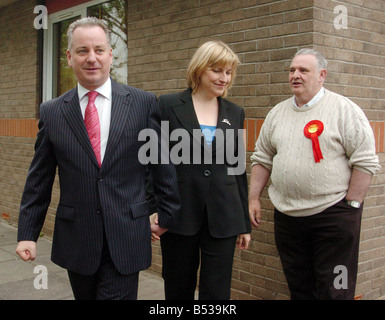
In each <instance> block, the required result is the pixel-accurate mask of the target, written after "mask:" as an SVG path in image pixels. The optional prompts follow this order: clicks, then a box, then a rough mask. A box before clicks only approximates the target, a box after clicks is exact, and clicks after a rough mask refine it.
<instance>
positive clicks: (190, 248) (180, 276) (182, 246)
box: [161, 222, 237, 300]
mask: <svg viewBox="0 0 385 320" xmlns="http://www.w3.org/2000/svg"><path fill="white" fill-rule="evenodd" d="M236 239H237V236H233V237H230V238H224V239H219V238H213V237H212V236H211V235H210V233H209V230H208V226H207V222H205V223H204V225H203V226H202V228H201V230H200V232H199V233H198V234H196V235H193V236H184V235H178V234H174V233H170V232H166V233H165V234H164V235H162V237H161V249H162V263H163V267H162V276H163V279H164V288H165V298H166V300H194V294H195V289H196V286H197V273H198V268H199V265H200V274H199V299H200V300H229V299H230V289H231V274H232V267H233V258H234V250H235V243H236Z"/></svg>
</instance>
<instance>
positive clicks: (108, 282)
mask: <svg viewBox="0 0 385 320" xmlns="http://www.w3.org/2000/svg"><path fill="white" fill-rule="evenodd" d="M68 276H69V279H70V283H71V287H72V291H73V293H74V297H75V299H76V300H136V299H137V295H138V282H139V272H136V273H133V274H129V275H123V274H121V273H119V272H118V271H117V270H116V268H115V266H114V264H113V262H112V260H111V255H110V251H109V249H108V245H107V243H106V239H104V245H103V252H102V258H101V262H100V266H99V268H98V270H97V271H96V273H95V274H93V275H91V276H85V275H81V274H78V273H75V272H72V271H68Z"/></svg>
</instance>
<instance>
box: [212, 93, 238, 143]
mask: <svg viewBox="0 0 385 320" xmlns="http://www.w3.org/2000/svg"><path fill="white" fill-rule="evenodd" d="M218 100H219V112H218V122H217V129H216V130H217V131H219V132H220V133H218V134H215V136H214V140H213V143H212V144H211V145H212V148H213V150H216V149H217V148H218V147H221V146H222V145H223V144H224V141H225V140H226V130H227V129H234V123H233V122H234V121H235V119H232V118H231V117H230V115H229V112H228V105H227V103H226V101H225V100H223V99H222V98H219V99H218ZM219 134H222V135H223V139H218V138H217V137H218V135H219Z"/></svg>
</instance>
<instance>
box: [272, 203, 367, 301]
mask: <svg viewBox="0 0 385 320" xmlns="http://www.w3.org/2000/svg"><path fill="white" fill-rule="evenodd" d="M361 216H362V206H361V208H360V209H355V208H352V207H350V206H349V205H347V204H346V203H345V202H344V200H342V201H340V202H338V203H337V204H335V205H334V206H332V207H330V208H328V209H326V210H324V211H323V212H321V213H319V214H315V215H313V216H309V217H290V216H288V215H285V214H283V213H281V212H279V211H278V210H275V211H274V225H275V241H276V245H277V249H278V253H279V255H280V258H281V262H282V267H283V271H284V273H285V276H286V280H287V283H288V286H289V290H290V293H291V299H293V300H295V299H301V300H304V299H312V300H314V299H322V300H326V299H329V300H330V299H333V300H351V299H354V292H355V286H356V280H357V269H358V251H359V241H360V228H361Z"/></svg>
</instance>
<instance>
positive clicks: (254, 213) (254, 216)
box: [249, 199, 261, 228]
mask: <svg viewBox="0 0 385 320" xmlns="http://www.w3.org/2000/svg"><path fill="white" fill-rule="evenodd" d="M249 216H250V222H251V224H252V225H253V226H254V227H256V228H258V227H259V226H260V224H261V202H260V201H259V199H252V200H251V199H250V200H249Z"/></svg>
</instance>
